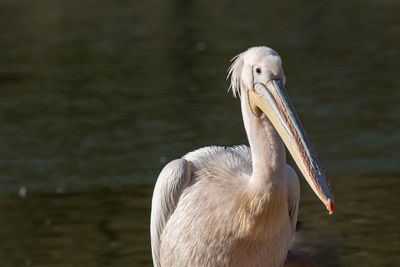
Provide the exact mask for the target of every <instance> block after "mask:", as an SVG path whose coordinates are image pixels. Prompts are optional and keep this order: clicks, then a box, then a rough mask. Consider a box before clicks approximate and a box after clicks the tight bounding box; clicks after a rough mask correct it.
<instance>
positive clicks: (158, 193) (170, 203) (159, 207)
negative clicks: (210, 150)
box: [150, 159, 192, 267]
mask: <svg viewBox="0 0 400 267" xmlns="http://www.w3.org/2000/svg"><path fill="white" fill-rule="evenodd" d="M191 176H192V168H191V163H190V161H188V160H185V159H176V160H173V161H171V162H170V163H168V164H167V165H166V166H165V167H164V168H163V170H162V171H161V173H160V175H159V176H158V179H157V182H156V185H155V187H154V192H153V200H152V206H151V219H150V236H151V250H152V254H153V263H154V266H155V267H159V266H160V244H161V240H160V237H161V234H162V232H163V230H164V227H165V225H166V223H167V222H168V219H169V218H170V217H171V215H172V213H173V212H174V210H175V208H176V205H177V203H178V200H179V197H180V195H181V194H182V191H183V190H184V189H185V188H186V187H187V186H188V184H189V183H190V180H191Z"/></svg>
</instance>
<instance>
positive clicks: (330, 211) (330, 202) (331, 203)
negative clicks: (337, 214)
mask: <svg viewBox="0 0 400 267" xmlns="http://www.w3.org/2000/svg"><path fill="white" fill-rule="evenodd" d="M333 209H334V205H333V202H332V200H330V199H328V210H329V214H332V213H333Z"/></svg>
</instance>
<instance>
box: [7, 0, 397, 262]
mask: <svg viewBox="0 0 400 267" xmlns="http://www.w3.org/2000/svg"><path fill="white" fill-rule="evenodd" d="M399 12H400V5H399V3H398V2H397V1H389V0H387V1H379V2H378V1H368V2H366V1H357V0H354V1H346V2H327V1H322V2H321V1H308V2H307V3H305V2H304V1H269V2H267V1H254V3H252V4H244V3H243V2H242V1H231V2H226V1H225V2H224V1H222V2H218V3H214V1H167V2H166V1H159V0H151V1H142V2H141V1H133V2H132V1H122V0H117V1H106V0H100V1H91V0H83V1H77V2H71V1H67V2H66V1H40V2H37V1H27V0H14V1H11V0H4V1H2V2H1V3H0V22H1V23H0V33H1V35H0V48H1V49H0V59H1V60H0V111H1V112H0V122H1V123H0V151H1V153H0V157H1V158H0V185H1V186H0V239H1V240H2V242H1V244H0V260H1V266H23V265H32V266H126V265H132V266H150V265H151V256H150V249H149V236H148V223H149V207H150V198H151V192H152V187H153V185H154V182H155V180H156V177H157V175H158V173H159V171H160V170H161V168H162V166H163V165H164V164H165V163H166V162H168V161H170V160H172V159H174V158H177V157H180V156H182V155H183V154H185V153H186V152H188V151H191V150H193V149H196V148H198V147H202V146H206V145H225V146H229V145H236V144H242V143H247V140H246V136H245V132H244V129H243V126H242V121H241V115H240V107H239V101H238V100H237V99H236V100H235V99H233V98H232V96H231V94H228V93H227V88H228V82H227V81H226V80H225V77H226V74H227V72H226V70H227V68H228V66H229V64H230V59H231V58H232V57H233V56H234V55H236V54H238V53H240V52H242V51H244V50H245V49H247V48H248V47H250V46H253V45H268V46H271V47H273V48H274V49H276V50H277V51H278V52H279V53H280V55H281V56H282V58H283V62H284V68H285V73H286V76H287V90H288V92H289V95H290V97H291V99H292V102H293V103H294V105H295V107H296V109H297V111H298V113H299V114H300V115H301V118H302V121H303V123H304V125H305V128H306V129H307V131H308V133H309V135H310V136H311V139H312V141H313V143H314V144H315V147H316V149H317V151H318V154H319V155H320V157H321V161H322V163H323V165H324V166H325V169H326V171H327V173H328V174H329V177H330V180H331V182H332V184H333V189H334V192H335V199H336V203H335V204H336V211H335V214H334V216H327V214H326V211H325V210H324V207H323V206H322V204H321V203H320V202H319V201H318V199H317V198H316V197H315V196H314V195H313V193H312V192H311V190H310V189H309V187H308V186H307V185H306V183H304V182H303V180H301V183H302V199H301V204H300V213H299V220H300V221H301V231H300V233H299V235H298V238H297V239H298V240H297V241H296V244H295V246H294V251H293V253H294V254H295V255H294V256H298V255H300V256H301V257H302V258H303V259H302V260H300V259H297V260H298V261H305V262H308V265H310V264H311V263H313V264H314V265H317V266H395V265H397V264H398V263H399V262H400V259H399V252H400V244H399V240H400V236H399V235H400V227H399V224H398V221H399V219H400V209H399V205H397V200H396V196H397V193H398V192H399V190H400V179H399V177H400V175H399V174H400V167H399V162H400V153H399V151H400V133H399V131H398V129H399V126H400V123H399V114H400V105H399V104H398V103H399V101H400V90H398V88H400V79H399V78H398V77H399V75H398V72H399V71H398V70H399V69H400V60H399V58H400V52H399V46H398V40H399V39H400V26H399V25H400V17H399V16H398V14H399ZM301 257H300V258H301ZM295 258H296V257H295ZM295 260H296V259H295Z"/></svg>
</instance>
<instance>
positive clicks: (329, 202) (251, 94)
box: [229, 47, 334, 214]
mask: <svg viewBox="0 0 400 267" xmlns="http://www.w3.org/2000/svg"><path fill="white" fill-rule="evenodd" d="M229 75H230V76H231V86H230V88H231V90H232V91H233V94H234V96H237V95H239V96H243V95H244V94H246V97H245V98H244V99H246V101H248V103H247V104H248V105H249V107H250V109H251V113H252V115H253V116H254V118H257V119H268V120H269V121H270V122H271V123H272V125H273V126H274V128H275V129H276V131H277V132H278V134H279V136H280V137H281V139H282V141H283V142H284V144H285V145H286V147H287V149H288V151H289V152H290V154H291V155H292V157H293V159H294V161H295V162H296V164H297V166H298V168H299V169H300V171H301V173H302V174H303V176H304V177H305V179H306V180H307V182H308V184H309V185H310V187H311V188H312V189H313V191H314V192H315V194H316V195H317V196H318V197H319V199H320V200H321V201H322V202H323V203H324V204H325V206H326V208H327V209H328V211H329V213H330V214H331V213H333V209H334V204H333V201H334V199H333V194H332V191H331V189H330V184H329V181H328V179H327V178H326V175H325V173H324V170H323V168H322V166H321V164H320V163H319V160H318V158H317V155H316V153H315V152H314V150H313V148H312V146H311V143H310V141H309V139H308V136H307V133H306V131H305V130H304V128H303V126H302V124H301V122H300V119H299V117H298V115H297V113H296V111H295V109H294V107H293V105H292V104H291V102H290V99H289V97H288V95H287V93H286V90H285V88H284V85H285V82H286V79H285V74H284V72H283V68H282V60H281V58H280V56H279V55H278V53H277V52H275V51H274V50H273V49H271V48H268V47H253V48H250V49H248V50H247V51H245V52H243V53H242V54H240V55H238V56H237V57H236V58H234V62H233V64H232V66H231V67H230V69H229Z"/></svg>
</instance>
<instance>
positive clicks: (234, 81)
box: [227, 53, 244, 97]
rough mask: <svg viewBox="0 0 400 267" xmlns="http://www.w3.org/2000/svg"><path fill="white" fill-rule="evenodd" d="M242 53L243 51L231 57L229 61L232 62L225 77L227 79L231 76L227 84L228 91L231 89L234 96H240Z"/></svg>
mask: <svg viewBox="0 0 400 267" xmlns="http://www.w3.org/2000/svg"><path fill="white" fill-rule="evenodd" d="M243 54H244V53H241V54H239V55H237V56H235V57H234V58H232V60H231V62H232V61H233V63H232V65H231V66H230V67H229V69H228V77H227V79H229V76H230V77H231V84H230V86H229V89H228V91H229V90H231V91H232V93H233V96H234V97H237V96H239V97H240V83H241V80H240V76H241V74H242V69H243V64H244V60H243Z"/></svg>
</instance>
